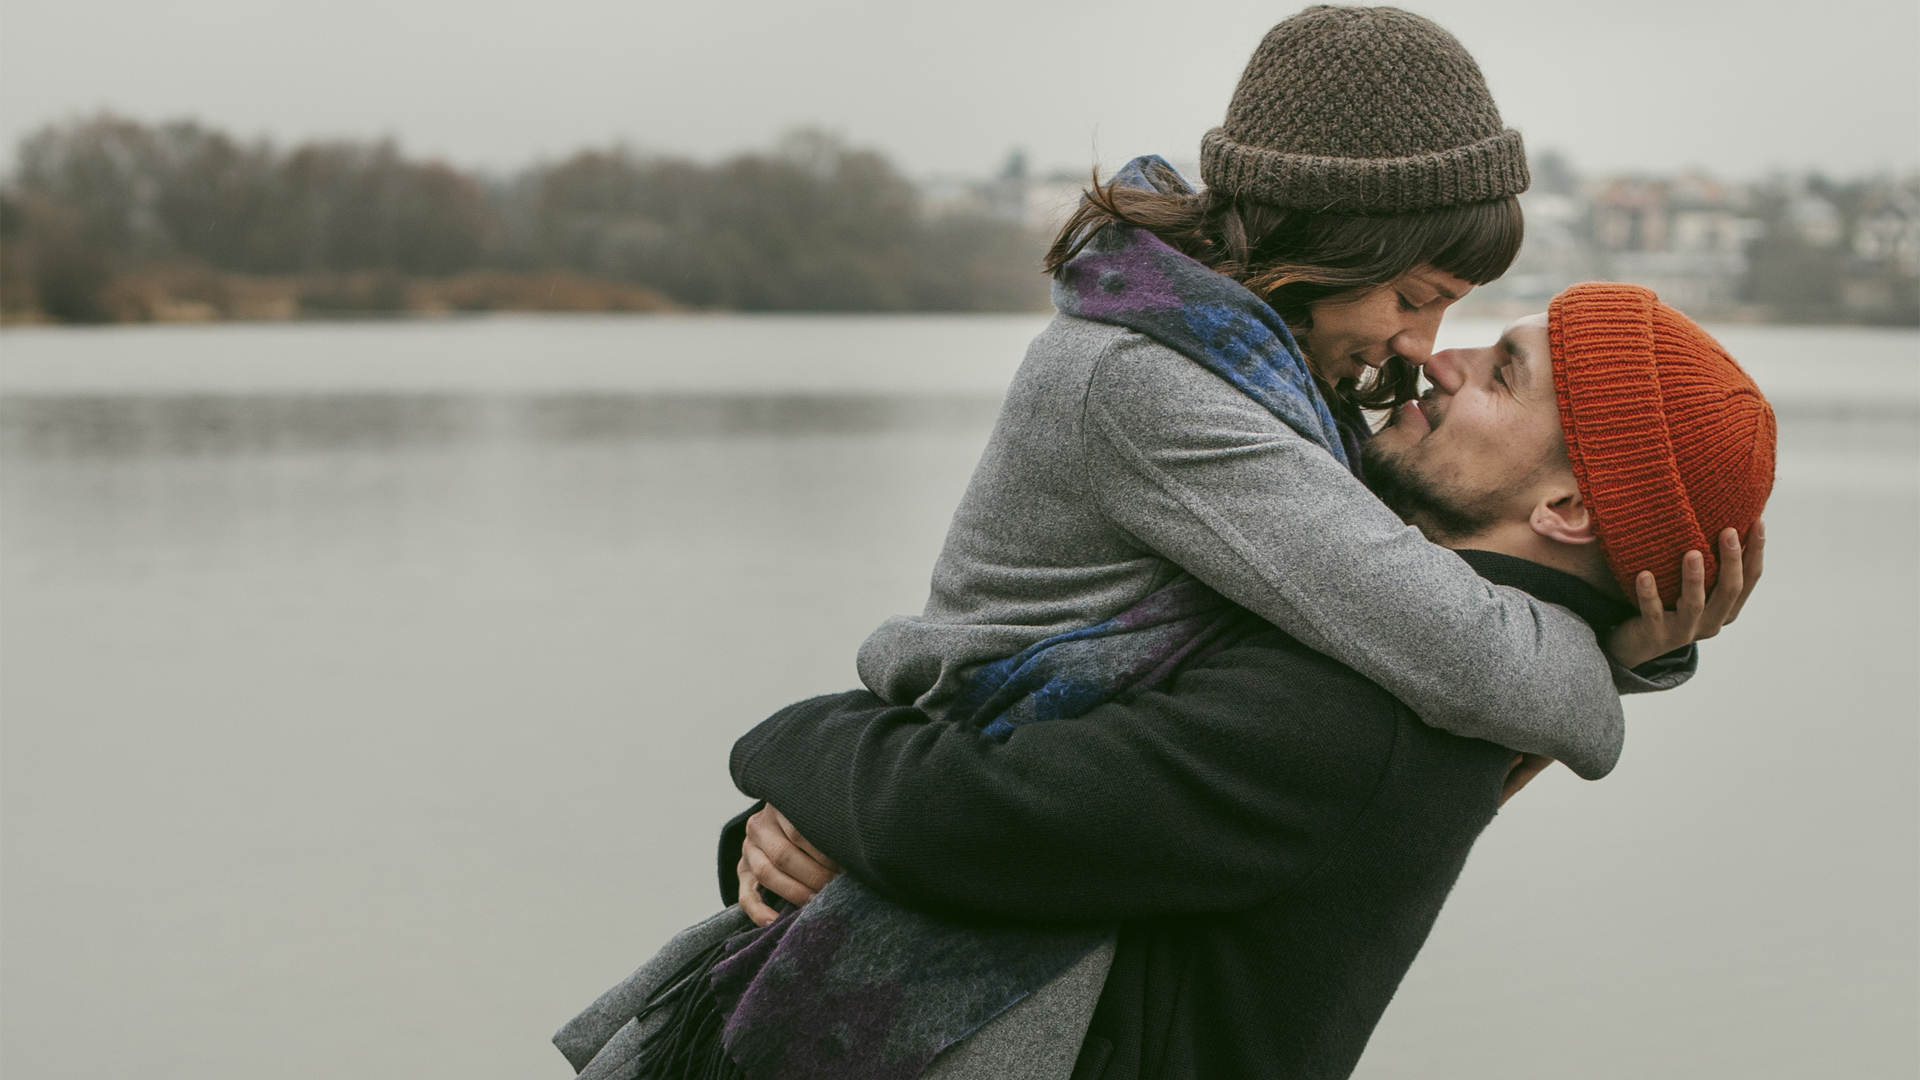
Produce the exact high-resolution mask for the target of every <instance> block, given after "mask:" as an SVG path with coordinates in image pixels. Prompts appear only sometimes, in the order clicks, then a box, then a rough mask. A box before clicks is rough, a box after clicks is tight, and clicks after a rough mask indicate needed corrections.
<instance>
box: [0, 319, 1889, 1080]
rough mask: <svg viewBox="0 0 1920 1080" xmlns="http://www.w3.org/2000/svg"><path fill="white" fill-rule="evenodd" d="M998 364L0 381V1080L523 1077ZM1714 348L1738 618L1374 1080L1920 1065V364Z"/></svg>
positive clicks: (272, 372) (1531, 848)
mask: <svg viewBox="0 0 1920 1080" xmlns="http://www.w3.org/2000/svg"><path fill="white" fill-rule="evenodd" d="M1042 322H1043V320H1042V319H1040V318H1036V317H1031V316H980V317H946V316H902V317H852V316H848V317H840V316H833V317H786V316H766V317H748V316H670V317H622V318H613V317H609V318H573V319H542V318H531V317H529V318H498V319H477V320H452V321H444V322H394V323H362V324H350V325H312V324H306V325H301V324H293V325H254V326H249V325H223V326H213V327H198V328H194V327H166V326H140V327H123V328H111V329H101V330H41V329H21V330H8V331H5V332H4V333H0V599H3V600H4V607H3V608H0V650H3V651H0V664H3V665H4V670H3V671H0V676H3V678H0V862H3V866H0V870H3V872H0V911H3V912H4V943H3V944H4V947H3V948H0V995H4V999H5V1001H6V1003H7V1007H6V1011H5V1014H4V1027H3V1028H0V1070H4V1071H5V1072H6V1073H7V1074H9V1075H13V1076H19V1077H35V1078H62V1077H80V1076H89V1077H91V1076H98V1075H111V1074H118V1073H129V1074H138V1075H141V1076H143V1077H151V1078H155V1080H172V1078H180V1080H188V1078H191V1080H219V1078H226V1077H236V1078H237V1077H260V1076H270V1077H276V1078H279V1077H285V1078H290V1080H305V1078H316V1080H317V1078H323V1077H324V1078H339V1077H355V1078H362V1077H368V1078H371V1077H396V1078H397V1077H418V1076H442V1075H446V1076H454V1075H458V1076H471V1077H500V1078H507V1077H515V1078H523V1077H542V1076H545V1077H553V1078H555V1080H558V1078H561V1077H565V1076H568V1075H570V1070H568V1068H567V1066H566V1064H565V1062H564V1061H563V1060H562V1059H561V1058H560V1056H559V1054H558V1053H557V1052H555V1051H554V1050H553V1049H552V1047H551V1046H549V1045H548V1044H547V1041H546V1040H547V1038H548V1037H549V1035H550V1034H551V1032H552V1030H553V1029H554V1028H555V1027H557V1026H558V1025H559V1024H560V1023H561V1022H563V1021H564V1020H566V1019H567V1018H568V1017H570V1016H571V1015H572V1014H573V1013H574V1012H575V1011H576V1010H578V1009H579V1008H580V1007H582V1006H583V1005H585V1004H586V1003H587V1002H588V1001H590V1000H591V999H592V998H593V997H594V996H595V995H597V994H598V993H599V992H600V991H601V990H603V989H605V988H606V987H607V986H608V985H610V984H612V983H613V982H614V981H616V980H617V979H619V978H620V977H621V976H623V975H624V974H626V973H627V971H629V970H630V969H631V968H632V967H634V966H635V965H637V964H638V963H639V962H640V961H641V960H643V959H645V958H646V956H648V955H649V954H650V953H651V952H652V951H653V950H654V948H656V947H657V946H658V944H659V943H660V942H661V941H662V940H663V939H664V938H665V937H666V936H667V935H668V934H669V933H671V932H672V931H674V930H677V929H679V928H680V927H682V926H683V925H685V924H687V923H689V922H692V921H693V920H695V919H697V918H699V917H701V916H702V915H704V914H707V913H708V912H709V911H710V910H711V909H712V908H713V907H714V906H715V905H716V903H717V901H716V896H715V888H714V881H713V870H714V868H713V847H714V840H715V836H716V832H717V829H718V826H719V825H720V823H721V822H722V821H723V820H725V819H726V818H727V817H728V816H730V815H731V814H732V813H734V812H736V811H737V810H738V809H739V808H740V807H742V806H743V805H744V804H745V800H744V799H743V797H741V796H740V795H738V794H737V793H736V792H734V791H733V790H732V787H731V784H730V783H729V781H728V779H727V773H726V756H727V750H728V748H729V747H730V745H731V744H732V742H733V740H734V739H735V738H736V737H737V736H738V735H740V734H741V733H742V732H744V731H745V730H746V729H747V728H748V727H750V726H751V725H752V724H754V723H756V722H757V721H759V720H760V719H762V718H764V717H765V716H766V715H767V714H768V713H770V712H772V711H773V710H775V709H777V708H779V707H780V706H782V705H785V704H787V703H789V702H791V701H793V700H796V699H799V698H802V697H806V696H810V695H813V694H817V693H824V692H829V691H835V690H842V689H846V688H849V687H851V686H853V685H855V683H856V678H855V675H854V671H853V657H854V651H855V649H856V647H857V646H858V644H859V642H860V641H861V640H862V639H863V638H864V637H865V636H866V634H867V633H868V632H869V631H870V630H872V628H873V627H874V626H875V625H877V624H878V623H879V622H880V621H881V620H882V619H883V618H885V617H886V616H888V615H892V614H895V613H899V612H905V611H916V610H918V609H919V607H920V605H921V603H922V602H923V600H924V598H925V590H926V582H927V576H928V573H929V571H930V569H931V566H932V562H933V558H934V555H935V553H936V551H937V550H938V546H939V543H940V540H941V537H942V535H943V533H944V531H945V528H946V524H947V520H948V517H949V516H950V514H951V513H952V510H953V507H954V505H955V503H956V502H957V500H958V498H959V495H960V492H961V490H962V489H963V488H964V486H965V484H966V480H967V477H968V475H969V473H970V472H971V470H972V468H973V464H974V461H975V458H976V457H977V455H978V453H979V451H980V448H981V446H982V445H983V443H984V441H985V438H986V435H987V431H988V428H989V426H990V424H991V422H992V418H993V415H994V410H995V408H996V407H997V403H998V398H999V395H1000V393H1001V391H1002V389H1003V388H1004V386H1005V384H1006V381H1007V379H1008V377H1009V376H1010V375H1011V373H1012V371H1013V368H1014V366H1015V365H1016V364H1017V363H1018V360H1019V356H1020V353H1021V351H1022V349H1023V348H1024V344H1025V342H1026V340H1027V339H1028V338H1029V337H1031V336H1032V334H1033V333H1035V332H1036V331H1037V330H1038V328H1039V326H1040V325H1041V324H1042ZM1495 332H1497V326H1494V325H1492V324H1484V323H1479V324H1476V323H1460V324H1456V325H1453V326H1450V327H1449V328H1448V329H1447V331H1446V335H1447V337H1449V338H1450V339H1452V343H1478V342H1480V341H1484V340H1490V339H1491V335H1492V334H1493V333H1495ZM1720 333H1721V337H1722V340H1723V341H1724V342H1725V343H1726V344H1727V346H1728V347H1729V349H1730V350H1731V351H1732V352H1733V353H1734V354H1735V355H1736V356H1738V357H1740V358H1741V359H1742V361H1743V362H1745V363H1746V364H1747V366H1748V367H1749V369H1750V370H1751V371H1752V372H1753V373H1754V375H1755V377H1756V379H1758V380H1759V382H1760V383H1761V385H1762V387H1763V388H1764V389H1766V390H1767V391H1768V393H1769V394H1770V396H1771V397H1772V398H1773V399H1774V402H1775V405H1776V408H1777V410H1778V412H1779V414H1780V416H1781V420H1782V426H1781V450H1780V473H1779V482H1778V486H1777V489H1776V491H1775V495H1774V498H1773V502H1772V504H1771V506H1770V508H1769V511H1768V515H1767V524H1768V551H1767V576H1766V581H1765V584H1764V585H1763V587H1762V591H1761V592H1760V594H1759V595H1758V597H1757V598H1756V599H1755V601H1754V602H1753V605H1752V606H1751V607H1750V608H1749V609H1748V611H1747V614H1746V615H1745V617H1743V619H1742V620H1741V621H1740V622H1739V623H1738V624H1737V625H1735V626H1734V627H1732V628H1731V629H1729V630H1728V632H1727V633H1726V634H1725V635H1724V636H1723V637H1722V638H1720V639H1718V640H1716V641H1714V642H1712V643H1710V644H1708V645H1707V646H1706V647H1705V654H1704V655H1705V659H1704V663H1703V669H1702V673H1701V675H1700V677H1699V678H1698V679H1697V680H1696V681H1695V682H1694V683H1693V684H1691V685H1689V686H1687V687H1685V688H1683V689H1681V690H1679V691H1676V692H1673V693H1671V694H1665V695H1657V696H1654V697H1651V698H1639V699H1634V700H1632V701H1631V702H1630V704H1629V706H1628V711H1629V723H1630V729H1629V746H1628V750H1627V755H1626V758H1625V760H1624V761H1623V763H1622V765H1621V766H1620V768H1619V770H1618V771H1617V772H1616V773H1615V774H1614V775H1613V776H1612V777H1609V778H1608V779H1607V780H1606V781H1604V782H1601V783H1597V784H1587V783H1583V782H1581V781H1579V780H1577V779H1576V778H1574V777H1573V776H1572V775H1571V774H1570V773H1568V772H1566V771H1565V770H1560V769H1556V770H1554V771H1552V772H1550V773H1549V774H1547V775H1546V776H1544V777H1543V778H1542V779H1541V780H1540V781H1538V782H1536V783H1535V784H1534V785H1533V786H1532V787H1531V788H1529V789H1528V790H1527V792H1526V793H1525V794H1524V795H1523V796H1522V797H1521V798H1520V799H1518V800H1517V801H1516V802H1514V803H1512V804H1511V805H1510V806H1509V808H1508V810H1507V812H1505V813H1504V814H1502V815H1501V817H1500V818H1499V819H1498V820H1497V821H1496V822H1495V823H1494V825H1493V826H1492V827H1491V828H1490V829H1489V830H1488V832H1487V834H1486V835H1485V837H1484V838H1483V839H1482V841H1481V842H1480V844H1479V846H1478V848H1477V849H1476V851H1475V853H1474V856H1473V858H1472V859H1471V861H1470V862H1469V864H1468V867H1467V870H1466V873H1465V874H1464V876H1463V877H1462V879H1461V883H1460V885H1459V887H1458V888H1457V889H1456V891H1455V894H1454V898H1453V900H1452V901H1451V903H1450V905H1449V907H1448V909H1447V910H1446V912H1445V914H1444V915H1443V916H1442V918H1441V920H1440V923H1439V926H1438V927H1437V929H1436V930H1435V933H1434V936H1433V938H1432V940H1431V942H1430V943H1429V945H1428V947H1427V950H1426V952H1425V953H1424V954H1423V955H1422V957H1421V959H1420V961H1419V962H1418V963H1417V964H1416V965H1415V967H1414V970H1413V972H1412V974H1411V976H1410V977H1409V979H1408V980H1407V983H1406V984H1405V986H1404V987H1403V989H1402V991H1401V994H1400V996H1399V998H1398V999H1397V1000H1396V1001H1395V1003H1394V1005H1393V1007H1392V1008H1391V1009H1390V1010H1389V1012H1388V1014H1387V1017H1386V1020H1385V1021H1384V1023H1383V1024H1382V1025H1381V1028H1380V1030H1379V1032H1378V1034H1377V1035H1376V1037H1375V1039H1374V1042H1373V1045H1372V1047H1371V1048H1370V1050H1369V1052H1368V1056H1367V1058H1366V1060H1365V1061H1364V1062H1363V1064H1362V1066H1361V1070H1360V1073H1359V1075H1360V1076H1361V1077H1363V1078H1367V1080H1387V1078H1402V1077H1404V1078H1415V1077H1435V1076H1476V1077H1493V1078H1503V1077H1514V1078H1520V1077H1535V1076H1555V1077H1569V1078H1587V1077H1592V1078H1600V1077H1620V1076H1635V1077H1675V1078H1683V1077H1684V1078H1695V1077H1730V1078H1731V1077H1738V1078H1741V1080H1765V1078H1780V1080H1786V1078H1800V1077H1806V1076H1815V1075H1822V1076H1824V1075H1832V1076H1846V1077H1891V1076H1907V1075H1912V1074H1913V1072H1914V1070H1915V1069H1916V1067H1920V1057H1917V1056H1916V1027H1915V1016H1916V1012H1917V1011H1920V988H1917V987H1916V980H1915V974H1916V970H1920V928H1917V927H1916V922H1915V919H1914V917H1913V916H1914V912H1915V910H1916V907H1917V906H1920V784H1917V783H1916V780H1920V776H1916V773H1917V772H1920V711H1917V710H1916V705H1915V701H1916V693H1915V692H1916V690H1920V687H1917V686H1916V678H1915V669H1916V665H1915V657H1916V655H1920V602H1917V601H1920V540H1916V536H1920V333H1916V332H1913V331H1876V330H1859V329H1828V328H1801V327H1727V328H1720Z"/></svg>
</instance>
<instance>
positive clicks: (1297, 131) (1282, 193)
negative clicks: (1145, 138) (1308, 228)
mask: <svg viewBox="0 0 1920 1080" xmlns="http://www.w3.org/2000/svg"><path fill="white" fill-rule="evenodd" d="M1200 175H1201V178H1202V179H1204V180H1205V181H1206V183H1207V186H1209V187H1211V188H1215V189H1219V190H1223V191H1230V192H1232V193H1234V194H1236V195H1244V196H1247V197H1249V198H1252V199H1256V200H1259V201H1260V202H1264V203H1268V204H1270V205H1273V206H1287V207H1297V208H1300V209H1304V210H1315V211H1324V212H1329V213H1336V214H1404V213H1411V212H1415V211H1420V210H1433V209H1437V208H1439V207H1444V206H1460V205H1464V204H1467V203H1477V202H1491V201H1493V200H1496V199H1503V198H1506V197H1507V196H1509V195H1517V194H1519V193H1520V192H1522V191H1525V190H1526V189H1527V184H1528V175H1527V155H1526V149H1525V148H1524V147H1523V146H1522V145H1521V141H1520V133H1519V132H1517V131H1514V130H1513V129H1511V128H1506V127H1503V126H1502V125H1501V123H1500V110H1499V109H1498V108H1497V107H1496V106H1495V105H1494V103H1493V95H1492V94H1490V93H1488V91H1487V82H1486V79H1485V78H1483V77H1482V76H1481V74H1480V67H1479V65H1478V64H1475V63H1474V62H1473V57H1472V56H1470V55H1468V53H1467V50H1466V49H1465V47H1463V46H1462V45H1461V44H1460V42H1459V40H1458V39H1456V38H1455V37H1454V36H1453V35H1452V34H1449V33H1447V32H1446V31H1445V30H1443V29H1441V28H1440V27H1439V26H1436V25H1435V24H1434V23H1432V22H1430V21H1428V20H1426V19H1423V18H1421V17H1420V16H1418V15H1414V14H1411V13H1409V12H1405V11H1401V10H1400V9H1398V8H1390V7H1374V8H1368V7H1328V6H1317V7H1310V8H1307V9H1306V10H1305V11H1302V12H1300V13H1299V14H1297V15H1295V16H1293V17H1292V18H1290V19H1288V20H1286V21H1285V22H1283V23H1281V24H1280V25H1278V26H1276V27H1274V28H1273V29H1272V30H1270V31H1268V32H1267V36H1266V38H1265V39H1264V40H1262V41H1261V42H1260V47H1259V48H1258V49H1256V50H1254V54H1253V59H1252V60H1250V61H1249V62H1248V63H1247V70H1246V73H1245V74H1243V75H1241V76H1240V85H1239V86H1238V87H1237V88H1236V89H1235V90H1234V92H1233V103H1232V104H1231V105H1229V106H1228V108H1227V122H1226V123H1225V124H1224V125H1222V126H1221V127H1217V128H1214V129H1213V130H1212V131H1209V132H1207V134H1206V136H1205V137H1204V138H1203V139H1202V140H1201V143H1200Z"/></svg>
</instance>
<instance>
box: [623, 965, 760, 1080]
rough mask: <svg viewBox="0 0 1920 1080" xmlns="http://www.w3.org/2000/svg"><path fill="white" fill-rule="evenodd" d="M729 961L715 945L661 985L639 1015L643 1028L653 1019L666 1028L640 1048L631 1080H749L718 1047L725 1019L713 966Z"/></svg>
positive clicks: (723, 1047) (722, 1046) (682, 966)
mask: <svg viewBox="0 0 1920 1080" xmlns="http://www.w3.org/2000/svg"><path fill="white" fill-rule="evenodd" d="M726 957H727V943H726V942H725V941H719V942H715V943H714V944H713V945H712V946H711V947H710V948H708V949H706V950H704V951H702V952H700V953H698V954H696V955H695V956H694V957H693V958H692V959H690V960H688V961H687V962H686V963H685V964H683V965H681V967H680V970H678V971H676V972H674V973H673V974H672V975H670V976H668V977H667V978H666V979H665V980H664V981H662V982H661V984H660V988H659V989H657V990H655V991H654V992H653V994H652V995H651V996H649V997H648V998H647V1004H646V1007H645V1008H643V1009H641V1010H640V1013H639V1017H638V1019H639V1020H640V1022H641V1023H642V1024H644V1023H646V1021H647V1018H648V1017H650V1016H652V1015H654V1014H655V1013H664V1014H665V1022H664V1023H663V1024H661V1026H660V1027H659V1029H658V1030H656V1031H654V1033H653V1034H651V1035H649V1036H647V1038H646V1040H645V1041H644V1042H643V1043H642V1044H641V1050H640V1056H639V1058H638V1059H637V1061H636V1062H635V1064H636V1065H637V1066H638V1071H637V1072H636V1073H635V1074H634V1077H635V1080H747V1074H746V1071H745V1070H743V1069H741V1068H740V1066H739V1065H737V1064H735V1062H734V1060H733V1058H731V1057H729V1056H728V1055H727V1048H726V1047H725V1046H724V1045H722V1044H721V1041H720V1033H721V1030H722V1028H723V1027H725V1025H726V1018H725V1017H722V1016H721V1015H720V1004H719V1002H718V1000H716V998H715V996H714V992H713V966H714V965H715V964H717V963H719V962H720V961H722V960H724V959H726Z"/></svg>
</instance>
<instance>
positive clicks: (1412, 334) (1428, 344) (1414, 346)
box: [1387, 326, 1435, 365]
mask: <svg viewBox="0 0 1920 1080" xmlns="http://www.w3.org/2000/svg"><path fill="white" fill-rule="evenodd" d="M1434 337H1435V330H1434V328H1432V327H1425V326H1419V327H1408V328H1407V329H1405V330H1402V331H1400V332H1399V333H1397V334H1395V335H1393V339H1392V340H1391V341H1389V342H1387V347H1388V348H1390V349H1392V350H1393V352H1394V355H1396V356H1399V357H1401V358H1403V359H1405V360H1406V361H1407V362H1409V363H1412V364H1415V365H1422V364H1425V363H1426V362H1427V361H1428V360H1429V359H1430V358H1432V356H1433V339H1434Z"/></svg>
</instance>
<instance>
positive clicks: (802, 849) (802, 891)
mask: <svg viewBox="0 0 1920 1080" xmlns="http://www.w3.org/2000/svg"><path fill="white" fill-rule="evenodd" d="M739 872H740V910H741V911H744V912H746V913H747V917H748V918H750V919H752V920H753V921H754V925H756V926H765V925H767V924H768V923H770V922H772V921H773V920H775V919H777V918H779V917H780V913H779V912H777V911H775V910H773V909H772V908H771V907H768V906H767V903H766V901H764V900H762V899H761V898H760V890H761V888H762V887H764V888H765V889H766V890H767V891H768V892H771V893H773V894H774V895H776V896H780V897H783V898H785V899H786V900H788V901H791V902H792V903H795V904H804V903H806V902H807V901H809V900H811V899H813V894H814V893H817V892H819V891H820V890H821V889H824V888H826V887H827V882H829V881H832V880H833V879H834V878H836V877H839V876H840V866H839V864H838V863H836V862H834V861H833V860H832V859H829V858H827V857H826V856H825V855H823V854H821V853H820V849H818V848H816V847H814V846H813V845H812V844H809V843H807V838H806V837H804V836H801V835H800V830H799V829H796V828H794V827H793V822H791V821H788V820H787V817H786V815H785V814H782V813H781V812H780V811H778V810H775V809H774V808H773V806H772V805H771V804H769V805H768V806H767V807H766V808H765V809H763V810H761V811H760V812H759V813H757V814H755V815H753V816H752V817H750V818H748V819H747V838H746V840H745V842H744V843H742V844H741V845H740V871H739Z"/></svg>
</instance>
